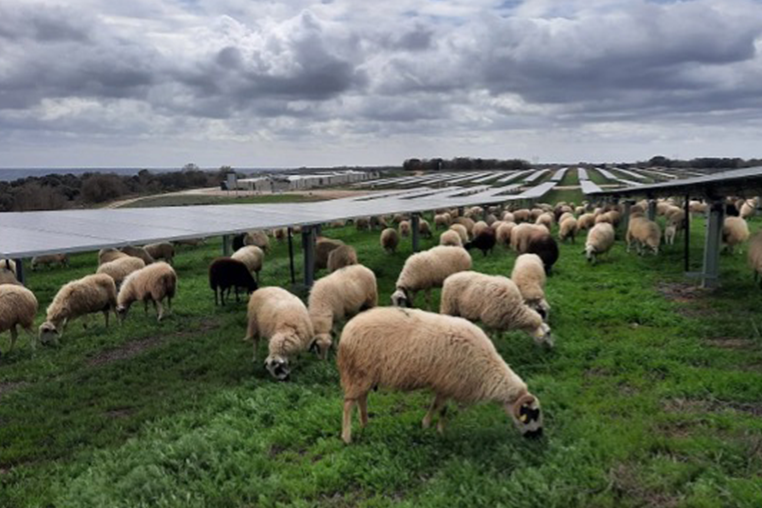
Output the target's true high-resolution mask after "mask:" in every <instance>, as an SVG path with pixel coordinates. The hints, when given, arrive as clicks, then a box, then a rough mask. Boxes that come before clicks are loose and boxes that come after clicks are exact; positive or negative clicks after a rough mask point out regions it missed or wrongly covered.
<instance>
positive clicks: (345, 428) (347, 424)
mask: <svg viewBox="0 0 762 508" xmlns="http://www.w3.org/2000/svg"><path fill="white" fill-rule="evenodd" d="M354 408H355V400H354V399H344V421H343V422H342V425H341V439H343V440H344V442H345V443H346V444H349V443H351V442H352V411H353V410H354Z"/></svg>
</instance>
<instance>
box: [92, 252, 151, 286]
mask: <svg viewBox="0 0 762 508" xmlns="http://www.w3.org/2000/svg"><path fill="white" fill-rule="evenodd" d="M145 266H146V264H145V262H144V261H143V260H142V259H140V258H134V257H132V256H125V257H123V258H117V259H115V260H113V261H109V262H108V263H103V264H102V265H101V266H99V267H98V270H97V271H96V272H95V273H105V274H106V275H108V276H110V277H111V278H112V279H114V284H116V286H117V287H119V286H120V285H121V284H122V281H124V279H125V277H127V276H128V275H129V274H131V273H132V272H134V271H136V270H140V269H141V268H143V267H145Z"/></svg>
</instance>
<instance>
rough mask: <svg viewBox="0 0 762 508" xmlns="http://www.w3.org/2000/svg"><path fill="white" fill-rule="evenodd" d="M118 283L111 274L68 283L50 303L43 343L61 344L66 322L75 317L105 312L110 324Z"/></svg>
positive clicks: (42, 328) (44, 324) (41, 326)
mask: <svg viewBox="0 0 762 508" xmlns="http://www.w3.org/2000/svg"><path fill="white" fill-rule="evenodd" d="M116 303H117V299H116V284H115V283H114V279H112V278H111V276H110V275H106V274H105V273H97V274H94V275H87V276H85V277H82V278H81V279H77V280H73V281H71V282H69V283H68V284H65V285H64V286H63V287H62V288H61V289H59V290H58V293H56V296H55V298H53V301H52V302H51V304H50V305H49V306H48V309H47V317H46V318H45V322H44V323H42V324H41V325H40V328H39V332H40V342H42V343H43V344H47V343H49V342H52V343H54V344H58V339H59V338H61V337H62V336H63V333H64V330H65V329H66V325H68V324H69V322H71V321H73V320H74V319H76V318H78V317H81V316H86V315H87V314H93V313H95V312H103V317H104V318H105V321H106V326H108V322H109V312H111V311H113V310H114V309H115V308H116Z"/></svg>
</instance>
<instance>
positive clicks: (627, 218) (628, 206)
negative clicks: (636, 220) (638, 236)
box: [622, 199, 632, 232]
mask: <svg viewBox="0 0 762 508" xmlns="http://www.w3.org/2000/svg"><path fill="white" fill-rule="evenodd" d="M631 214H632V201H630V200H629V199H626V200H625V201H624V220H623V221H622V225H623V226H624V231H625V232H627V229H629V227H630V215H631Z"/></svg>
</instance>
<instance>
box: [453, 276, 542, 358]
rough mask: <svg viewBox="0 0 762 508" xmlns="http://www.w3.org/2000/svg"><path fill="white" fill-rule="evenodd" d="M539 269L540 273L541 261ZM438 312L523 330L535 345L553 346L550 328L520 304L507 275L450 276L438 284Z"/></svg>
mask: <svg viewBox="0 0 762 508" xmlns="http://www.w3.org/2000/svg"><path fill="white" fill-rule="evenodd" d="M540 271H541V272H543V268H542V262H540ZM544 275H545V274H544V273H543V276H544ZM439 313H440V314H446V315H449V316H460V317H463V318H466V319H468V320H471V321H475V320H479V321H481V322H482V323H484V325H485V326H487V327H488V328H492V329H496V330H502V331H508V330H523V331H525V332H527V333H528V334H530V335H531V336H532V338H534V340H535V341H536V342H537V343H538V344H545V345H547V346H550V347H552V346H553V339H552V337H551V335H550V327H549V326H548V325H547V324H545V323H543V318H542V316H541V315H540V314H539V313H538V312H537V311H535V310H534V309H532V308H530V307H529V306H527V305H526V304H525V303H524V299H523V297H522V295H521V292H520V291H519V288H518V287H517V286H516V284H515V283H514V282H513V281H512V280H511V279H509V278H508V277H502V276H500V275H485V274H483V273H479V272H459V273H456V274H453V275H450V276H449V277H447V279H446V280H445V282H444V285H443V286H442V303H441V305H440V307H439Z"/></svg>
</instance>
